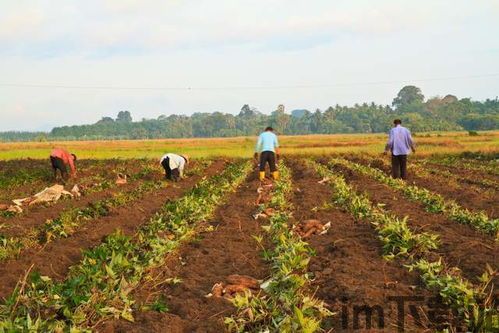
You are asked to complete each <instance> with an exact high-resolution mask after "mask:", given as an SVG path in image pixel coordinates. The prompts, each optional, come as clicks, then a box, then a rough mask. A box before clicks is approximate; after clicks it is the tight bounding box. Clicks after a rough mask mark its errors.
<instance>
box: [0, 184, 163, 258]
mask: <svg viewBox="0 0 499 333" xmlns="http://www.w3.org/2000/svg"><path fill="white" fill-rule="evenodd" d="M163 185H164V183H162V182H160V181H156V182H154V181H146V182H144V183H142V184H140V185H139V186H138V187H137V188H135V189H133V190H131V191H120V192H117V193H115V194H113V196H112V197H110V198H106V199H102V200H98V201H96V202H92V203H91V204H89V205H88V206H87V207H83V208H72V209H69V210H66V211H63V212H62V213H61V214H60V215H59V216H58V217H57V218H55V219H49V220H47V221H46V222H45V223H44V224H43V225H42V226H41V227H39V228H37V229H35V230H33V231H31V232H29V233H28V234H27V235H26V236H22V237H10V238H5V237H3V238H2V236H1V235H0V261H2V260H5V259H7V258H12V257H14V256H16V255H17V254H19V253H20V251H21V250H24V249H26V248H30V247H34V246H37V245H43V244H45V243H48V242H50V241H52V240H54V239H58V238H61V237H68V236H70V235H72V234H74V233H75V231H76V230H77V229H78V228H80V227H81V226H82V225H84V224H86V223H87V222H88V221H90V220H93V219H98V218H101V217H104V216H107V215H109V213H110V211H111V209H113V208H117V207H123V206H125V205H126V204H129V203H131V202H133V201H135V200H138V199H140V198H142V197H144V195H146V194H148V193H151V192H152V191H153V190H156V189H159V188H161V187H162V186H163Z"/></svg>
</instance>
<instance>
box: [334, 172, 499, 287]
mask: <svg viewBox="0 0 499 333" xmlns="http://www.w3.org/2000/svg"><path fill="white" fill-rule="evenodd" d="M335 170H336V171H340V172H341V173H342V174H343V175H344V176H345V178H346V180H347V182H348V183H349V184H351V185H353V186H354V187H355V188H356V189H357V191H358V192H366V193H367V194H368V196H369V198H370V199H371V200H372V201H373V202H374V203H375V204H378V203H379V204H384V205H385V208H386V209H387V210H388V211H390V212H392V213H394V214H395V215H397V216H399V217H404V216H409V222H408V224H409V226H411V227H412V228H413V229H415V230H416V231H427V232H431V233H434V234H438V235H439V237H440V240H441V245H440V247H439V248H438V249H437V250H436V251H435V252H436V253H438V254H440V255H441V256H443V257H444V258H445V260H446V262H447V264H448V265H449V266H456V267H459V268H460V269H461V270H462V273H463V276H464V277H466V278H468V279H470V280H471V281H473V282H476V281H477V278H478V277H479V276H480V275H481V274H482V273H483V272H484V271H485V269H486V264H487V263H488V264H490V265H491V266H492V268H495V269H498V268H499V256H498V253H499V246H498V244H496V242H495V241H494V239H493V238H492V237H490V236H487V235H485V234H482V233H480V232H479V231H477V230H476V229H473V228H472V227H470V226H467V225H464V224H459V223H457V222H454V221H450V220H448V219H447V218H446V217H445V216H443V215H442V214H433V213H429V212H426V211H425V210H424V207H423V206H422V205H420V204H419V203H416V202H413V201H409V200H408V199H406V198H405V197H404V196H403V195H402V194H401V193H399V192H397V191H395V190H393V189H391V188H390V187H388V186H387V185H384V184H381V183H378V182H376V181H374V180H372V179H371V178H369V177H367V176H363V175H361V174H358V173H354V172H351V171H350V170H348V169H343V168H339V167H338V168H335ZM470 249H473V250H471V251H470Z"/></svg>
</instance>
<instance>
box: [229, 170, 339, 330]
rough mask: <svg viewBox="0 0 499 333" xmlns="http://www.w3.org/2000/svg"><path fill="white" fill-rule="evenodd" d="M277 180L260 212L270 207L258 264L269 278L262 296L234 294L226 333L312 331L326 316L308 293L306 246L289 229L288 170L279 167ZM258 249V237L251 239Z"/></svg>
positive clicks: (310, 252) (322, 306)
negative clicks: (264, 266) (265, 264)
mask: <svg viewBox="0 0 499 333" xmlns="http://www.w3.org/2000/svg"><path fill="white" fill-rule="evenodd" d="M279 171H280V174H281V179H280V180H278V181H276V182H275V183H274V186H275V188H274V190H273V193H272V198H271V199H270V201H269V202H268V203H267V204H264V205H262V206H261V207H260V209H261V210H262V211H263V210H266V209H268V208H271V209H272V211H273V213H272V215H271V217H270V219H269V225H266V226H263V229H264V230H265V231H266V232H267V233H268V238H269V240H270V243H271V244H272V245H273V248H272V249H264V250H263V256H264V259H265V260H266V261H267V262H269V263H270V265H271V278H270V280H268V281H266V282H265V283H264V284H263V286H262V288H263V292H260V293H259V294H258V295H255V296H252V295H251V294H250V293H246V294H245V295H237V296H236V297H235V298H234V299H233V303H234V305H235V306H236V308H237V309H238V312H237V314H236V315H235V316H233V317H230V318H226V324H227V325H228V328H229V330H230V331H235V332H248V331H251V332H315V331H317V330H319V328H320V325H321V321H322V319H323V318H324V317H326V316H330V315H332V314H331V313H330V312H329V311H328V310H327V309H326V308H325V305H324V304H323V302H321V301H319V300H317V299H315V298H314V297H313V296H311V295H309V294H308V290H307V287H308V283H309V276H308V274H307V267H308V262H309V260H310V256H311V255H312V249H311V248H310V247H309V245H308V244H307V243H306V242H305V241H303V240H302V239H300V237H299V236H298V235H297V234H296V233H295V232H293V230H292V229H291V228H290V221H289V219H290V217H291V208H292V207H291V205H290V204H289V201H288V197H289V194H290V193H291V191H292V184H291V175H290V170H289V169H288V168H287V167H286V166H284V165H282V164H281V165H280V166H279ZM256 238H257V240H258V241H259V243H260V245H261V246H262V248H264V247H263V243H264V242H263V238H258V237H256Z"/></svg>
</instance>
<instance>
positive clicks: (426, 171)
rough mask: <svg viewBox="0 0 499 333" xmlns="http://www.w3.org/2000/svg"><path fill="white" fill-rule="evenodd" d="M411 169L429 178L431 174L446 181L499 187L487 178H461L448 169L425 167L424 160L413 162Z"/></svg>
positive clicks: (493, 187)
mask: <svg viewBox="0 0 499 333" xmlns="http://www.w3.org/2000/svg"><path fill="white" fill-rule="evenodd" d="M411 169H413V170H414V171H416V173H417V174H418V175H422V176H424V177H428V178H431V177H432V176H433V175H436V176H440V177H444V178H445V180H446V181H448V180H451V179H452V180H453V181H454V182H455V183H460V182H463V181H465V182H466V183H469V184H474V185H478V186H480V187H484V188H492V189H496V190H497V189H499V185H498V184H497V183H496V182H494V181H492V180H490V179H487V178H476V177H473V178H466V179H463V178H462V177H460V176H458V175H456V174H454V173H452V172H450V171H448V170H442V169H439V168H432V167H431V166H430V167H429V168H428V167H427V162H426V161H417V162H416V163H415V164H413V165H412V166H411Z"/></svg>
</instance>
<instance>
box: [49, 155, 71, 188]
mask: <svg viewBox="0 0 499 333" xmlns="http://www.w3.org/2000/svg"><path fill="white" fill-rule="evenodd" d="M75 162H76V155H75V154H70V153H69V152H68V151H67V150H65V149H62V148H54V149H53V150H52V152H51V153H50V163H51V164H52V169H54V179H57V170H59V171H60V172H61V177H62V181H63V182H65V181H66V180H67V179H68V170H67V166H68V165H69V168H70V170H71V173H70V176H71V177H75V176H76V166H75Z"/></svg>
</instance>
